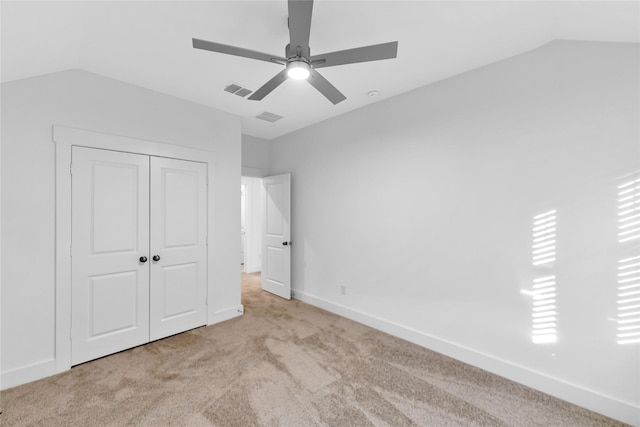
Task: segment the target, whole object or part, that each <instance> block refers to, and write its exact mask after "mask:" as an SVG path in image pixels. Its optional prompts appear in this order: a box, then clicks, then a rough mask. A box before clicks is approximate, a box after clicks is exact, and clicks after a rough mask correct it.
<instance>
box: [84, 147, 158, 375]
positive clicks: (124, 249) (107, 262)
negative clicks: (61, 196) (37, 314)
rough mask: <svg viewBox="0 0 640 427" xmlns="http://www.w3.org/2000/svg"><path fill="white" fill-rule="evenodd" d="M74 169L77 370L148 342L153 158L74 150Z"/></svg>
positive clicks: (91, 150) (90, 150) (88, 149)
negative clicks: (101, 358)
mask: <svg viewBox="0 0 640 427" xmlns="http://www.w3.org/2000/svg"><path fill="white" fill-rule="evenodd" d="M72 162H73V165H72V194H73V198H72V218H73V224H72V250H71V255H72V292H71V293H72V295H71V298H72V331H71V339H72V344H71V354H72V361H71V362H72V364H73V365H76V364H78V363H82V362H86V361H88V360H91V359H96V358H98V357H102V356H104V355H106V354H110V353H115V352H118V351H121V350H124V349H127V348H130V347H134V346H137V345H140V344H143V343H145V342H148V340H149V267H148V264H149V262H150V260H149V261H147V262H141V257H149V157H148V156H142V155H136V154H129V153H120V152H114V151H106V150H98V149H91V148H82V147H73V151H72ZM142 260H144V258H143V259H142Z"/></svg>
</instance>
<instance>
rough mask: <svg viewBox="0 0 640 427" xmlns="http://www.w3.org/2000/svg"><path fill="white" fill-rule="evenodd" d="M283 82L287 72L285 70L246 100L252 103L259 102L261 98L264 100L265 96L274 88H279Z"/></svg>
mask: <svg viewBox="0 0 640 427" xmlns="http://www.w3.org/2000/svg"><path fill="white" fill-rule="evenodd" d="M285 80H287V70H286V69H284V70H282V71H280V72H279V73H278V74H276V75H275V76H274V77H273V78H272V79H271V80H269V81H268V82H266V83H265V84H264V85H262V87H261V88H260V89H258V90H257V91H255V92H253V94H252V95H251V96H250V97H249V98H247V99H250V100H252V101H260V100H261V99H262V98H264V97H265V96H267V95H269V94H270V93H271V91H272V90H274V89H275V88H277V87H278V86H280V85H281V84H282V82H284V81H285Z"/></svg>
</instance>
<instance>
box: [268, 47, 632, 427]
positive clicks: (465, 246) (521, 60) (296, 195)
mask: <svg viewBox="0 0 640 427" xmlns="http://www.w3.org/2000/svg"><path fill="white" fill-rule="evenodd" d="M443 60H445V59H443ZM639 60H640V56H639V49H638V45H637V44H613V43H588V42H568V41H566V42H565V41H558V42H553V43H551V44H548V45H545V46H543V47H541V48H539V49H536V50H534V51H531V52H528V53H525V54H522V55H519V56H516V57H513V58H510V59H507V60H504V61H501V62H498V63H495V64H491V65H489V66H486V67H482V68H479V69H476V70H473V71H470V72H468V73H465V74H461V75H459V76H455V77H453V78H449V79H446V80H443V81H441V82H438V83H435V84H431V85H428V86H425V87H423V88H420V89H418V90H414V91H412V92H409V93H405V94H402V95H400V96H397V97H394V98H391V99H388V100H384V101H382V102H379V103H376V104H373V105H370V106H368V107H365V108H362V109H359V110H355V111H353V112H350V113H347V114H345V115H343V116H340V117H337V118H334V119H331V120H328V121H326V122H323V123H320V124H317V125H314V126H311V127H309V128H306V129H303V130H300V131H297V132H294V133H292V134H289V135H286V136H283V137H280V138H277V139H275V140H273V141H272V152H271V161H272V167H271V170H270V173H272V174H277V173H284V172H291V173H292V227H293V228H292V234H293V236H292V238H293V240H294V241H295V242H296V245H295V246H294V249H293V262H292V266H293V272H292V285H293V288H294V291H295V295H296V297H298V298H301V299H303V300H306V301H309V302H312V303H314V304H317V305H319V306H322V307H325V308H327V309H330V310H333V311H335V312H338V313H341V314H344V315H346V316H348V317H351V318H354V319H357V320H359V321H361V322H364V323H367V324H370V325H373V326H376V327H379V328H381V329H383V330H386V331H388V332H391V333H394V334H396V335H399V336H402V337H405V338H408V339H410V340H413V341H415V342H417V343H420V344H422V345H425V346H427V347H430V348H433V349H435V350H437V351H441V352H444V353H446V354H449V355H452V356H453V357H456V358H459V359H462V360H464V361H467V362H469V363H472V364H475V365H477V366H480V367H483V368H485V369H488V370H490V371H493V372H496V373H498V374H501V375H504V376H507V377H509V378H512V379H515V380H517V381H519V382H522V383H525V384H528V385H531V386H533V387H536V388H538V389H541V390H543V391H546V392H548V393H550V394H554V395H556V396H559V397H561V398H563V399H566V400H569V401H572V402H575V403H578V404H580V405H582V406H586V407H589V408H591V409H594V410H596V411H599V412H602V413H605V414H607V415H609V416H613V417H615V418H618V419H621V420H624V421H627V422H632V423H638V424H640V419H639V418H638V417H639V415H638V414H639V413H640V412H638V406H639V402H640V395H639V393H640V391H639V390H640V387H639V385H640V384H639V382H640V370H639V360H640V351H639V347H640V345H639V344H634V345H619V344H617V343H616V327H617V325H616V322H615V319H616V315H617V313H616V310H617V308H616V286H617V284H616V265H617V262H618V260H619V259H620V258H621V257H624V256H628V254H629V253H640V252H638V246H637V244H635V245H634V244H632V245H621V244H619V243H618V242H617V232H618V230H617V228H616V227H617V224H616V209H617V202H616V186H617V185H618V184H619V183H620V182H621V180H623V178H624V177H625V176H626V175H628V174H630V173H632V172H634V171H637V170H640V156H639V155H640V147H639V141H640V135H639V122H638V117H639V115H640V111H639V110H638V106H639V85H638V82H639V81H638V75H640V70H639V63H640V61H639ZM548 209H556V210H557V218H558V219H557V223H558V225H557V227H558V232H557V253H558V255H557V262H556V263H555V265H554V267H553V269H551V270H545V269H541V268H534V267H533V266H532V265H531V264H532V254H531V244H532V243H531V240H532V237H531V227H532V218H533V216H534V215H537V214H539V213H542V212H545V211H546V210H548ZM629 251H631V252H629ZM549 272H551V273H552V274H555V275H556V277H557V306H558V309H557V312H558V314H557V335H558V341H557V342H556V343H552V344H533V343H532V339H531V331H532V301H531V296H530V295H527V294H526V293H523V292H522V291H525V292H530V291H531V289H532V280H533V279H534V278H536V277H540V275H546V274H549ZM341 286H345V287H346V295H342V294H341Z"/></svg>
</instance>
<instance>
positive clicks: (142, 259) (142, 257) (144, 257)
mask: <svg viewBox="0 0 640 427" xmlns="http://www.w3.org/2000/svg"><path fill="white" fill-rule="evenodd" d="M140 262H141V263H143V264H144V263H145V262H147V257H146V256H141V257H140Z"/></svg>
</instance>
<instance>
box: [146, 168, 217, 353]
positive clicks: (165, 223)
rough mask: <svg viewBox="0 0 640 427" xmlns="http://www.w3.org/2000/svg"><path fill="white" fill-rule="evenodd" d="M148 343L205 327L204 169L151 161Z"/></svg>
mask: <svg viewBox="0 0 640 427" xmlns="http://www.w3.org/2000/svg"><path fill="white" fill-rule="evenodd" d="M151 182H152V185H151V204H150V218H151V227H150V229H151V256H150V258H151V260H150V262H151V282H150V283H151V290H150V293H151V295H150V307H151V308H150V310H151V313H150V338H151V340H157V339H160V338H163V337H166V336H169V335H173V334H177V333H179V332H183V331H186V330H188V329H192V328H195V327H198V326H202V325H204V324H205V323H206V321H207V312H206V292H207V241H206V238H207V222H206V218H207V192H206V186H207V167H206V164H204V163H197V162H190V161H183V160H175V159H166V158H161V157H152V158H151Z"/></svg>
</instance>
